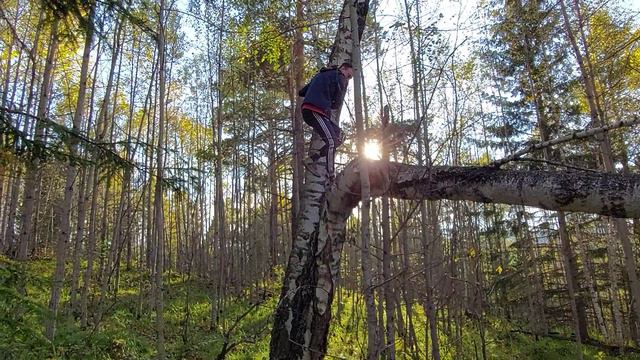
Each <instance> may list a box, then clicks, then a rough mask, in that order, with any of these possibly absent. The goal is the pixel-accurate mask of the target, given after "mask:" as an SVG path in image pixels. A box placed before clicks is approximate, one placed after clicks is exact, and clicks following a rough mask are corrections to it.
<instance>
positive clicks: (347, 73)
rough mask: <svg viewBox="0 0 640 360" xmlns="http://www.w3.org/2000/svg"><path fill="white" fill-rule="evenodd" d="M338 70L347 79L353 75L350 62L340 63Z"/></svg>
mask: <svg viewBox="0 0 640 360" xmlns="http://www.w3.org/2000/svg"><path fill="white" fill-rule="evenodd" d="M338 70H340V72H341V73H342V75H344V77H346V78H347V80H349V79H351V78H352V77H353V66H351V63H348V62H343V63H342V65H340V67H339V68H338Z"/></svg>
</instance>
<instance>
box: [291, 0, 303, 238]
mask: <svg viewBox="0 0 640 360" xmlns="http://www.w3.org/2000/svg"><path fill="white" fill-rule="evenodd" d="M295 3H296V22H295V25H296V27H295V32H294V40H293V77H294V87H293V89H292V90H291V91H292V93H293V94H292V95H293V96H292V98H295V99H296V102H295V109H294V112H293V117H292V121H293V159H292V165H293V166H292V167H293V189H292V197H291V219H292V222H291V234H292V241H295V234H297V230H298V216H299V214H300V207H301V204H300V203H301V200H302V191H303V186H304V182H303V180H304V164H303V159H304V129H303V126H302V112H301V109H300V106H301V105H302V104H301V102H302V98H300V97H299V96H298V90H299V89H301V88H302V86H303V85H304V32H303V26H302V24H303V22H304V2H303V1H302V0H297V1H296V2H295Z"/></svg>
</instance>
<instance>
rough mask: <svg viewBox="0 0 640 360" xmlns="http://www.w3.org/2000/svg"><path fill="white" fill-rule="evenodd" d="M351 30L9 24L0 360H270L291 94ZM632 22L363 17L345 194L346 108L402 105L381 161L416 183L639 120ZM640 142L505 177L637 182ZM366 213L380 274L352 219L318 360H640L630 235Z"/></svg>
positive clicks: (296, 139) (332, 20)
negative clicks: (440, 169) (429, 172)
mask: <svg viewBox="0 0 640 360" xmlns="http://www.w3.org/2000/svg"><path fill="white" fill-rule="evenodd" d="M342 8H343V4H342V3H339V2H338V3H327V2H323V1H316V0H308V1H306V2H301V1H297V2H296V1H280V0H273V1H260V0H246V1H239V0H223V1H215V2H214V1H196V0H193V1H182V2H173V1H168V0H158V1H147V0H135V1H109V0H104V1H74V0H55V1H27V0H5V1H3V2H2V3H0V24H1V25H0V96H1V97H2V98H1V103H0V120H1V126H0V130H1V133H0V135H1V136H0V150H1V151H2V152H1V157H0V251H1V252H2V253H3V254H4V255H3V257H2V258H1V262H0V309H1V311H0V353H2V354H5V355H3V356H5V357H6V358H16V359H22V358H77V359H85V358H127V359H128V358H152V357H154V358H213V357H216V358H220V359H222V358H225V357H229V358H266V357H268V352H269V349H268V347H269V330H270V328H271V323H272V322H273V317H272V315H273V311H274V309H275V308H276V306H277V302H278V295H279V290H280V284H281V280H282V275H283V272H284V270H285V268H286V264H287V260H288V258H289V255H290V252H291V248H292V241H293V239H294V237H295V233H296V225H297V224H296V221H295V219H296V218H297V217H298V214H299V212H300V211H301V206H302V204H301V195H300V194H301V192H302V181H303V180H302V179H303V174H304V171H305V170H304V165H302V163H301V162H302V160H303V154H304V153H305V152H304V149H303V148H301V147H300V144H301V138H300V136H301V135H302V134H303V133H304V134H305V136H306V139H308V138H309V137H310V132H309V128H306V127H302V125H301V123H300V120H299V116H297V115H296V103H297V102H298V101H299V99H297V96H296V92H297V89H298V88H299V87H300V85H301V84H302V83H304V81H306V80H307V79H309V78H310V77H311V76H312V75H313V73H314V72H315V71H317V69H319V68H320V67H321V66H324V65H327V63H328V61H329V58H330V55H331V52H332V49H333V48H334V39H335V38H336V33H337V32H338V30H339V29H338V24H339V21H340V19H339V15H340V13H341V9H342ZM639 13H640V6H639V5H638V4H637V3H633V2H631V3H630V2H622V1H607V2H601V1H596V2H591V1H581V0H572V1H571V2H566V3H565V0H558V1H542V0H541V1H522V0H510V1H507V2H496V1H480V2H469V3H467V2H443V3H439V2H426V1H419V0H418V1H409V0H405V1H402V2H376V1H373V2H371V3H370V4H369V13H368V16H367V24H366V28H365V31H364V33H363V34H362V39H361V44H362V68H363V71H362V74H363V75H364V76H363V83H362V87H361V88H362V91H361V93H356V94H354V93H353V92H350V93H349V95H348V97H347V98H348V99H347V101H346V102H345V105H344V107H343V111H342V118H341V125H342V126H343V127H344V129H345V130H346V133H347V142H346V143H345V144H344V145H342V146H341V147H340V148H339V157H338V161H339V164H338V166H337V168H338V171H340V170H341V169H343V165H345V164H346V163H348V162H349V161H350V160H352V159H354V158H356V156H357V154H358V150H357V146H356V145H357V142H358V141H357V136H356V135H357V130H356V126H355V125H356V117H357V116H358V110H356V106H354V105H355V104H354V101H356V100H354V99H356V98H361V99H362V105H363V107H362V109H361V114H362V115H363V121H364V127H365V128H367V129H375V128H379V127H381V119H382V118H383V117H384V115H383V114H385V111H384V110H383V109H384V107H385V106H388V107H387V109H388V110H387V113H388V119H389V122H390V123H392V124H394V126H396V127H397V128H406V129H410V130H409V131H408V132H407V133H405V134H404V135H403V137H402V138H401V139H400V140H399V141H398V143H397V144H395V145H396V146H395V147H393V148H386V149H385V146H382V147H383V149H382V151H383V153H387V154H389V156H390V158H391V159H392V160H394V161H397V162H401V163H406V164H415V165H429V166H430V165H447V166H463V165H464V166H467V165H488V164H491V163H492V162H493V161H495V160H498V159H500V158H502V157H504V156H506V155H508V154H511V153H514V152H516V151H517V150H520V149H523V148H525V147H526V146H528V145H531V144H533V143H536V142H540V141H546V140H549V139H553V138H557V137H560V136H563V135H566V134H570V133H572V132H574V131H580V130H585V129H592V128H598V127H602V126H605V125H608V124H611V123H614V122H617V121H620V120H629V119H632V118H634V116H635V117H636V119H637V115H638V113H639V106H640V105H639V104H640V102H639V100H640V91H639V90H640V28H639V23H638V19H639V17H638V14H639ZM357 79H358V78H357V77H356V80H354V81H358V80H357ZM352 85H353V81H352ZM351 88H353V86H350V89H351ZM350 91H351V90H350ZM638 132H639V131H638V129H637V128H636V127H633V126H632V127H624V128H622V129H618V130H615V131H611V132H606V133H604V134H600V135H598V136H594V137H592V138H588V139H582V140H579V141H572V142H564V143H562V144H560V145H557V146H553V147H545V148H544V149H542V150H540V151H534V152H530V153H528V154H526V156H524V157H520V158H518V159H517V161H511V162H509V163H507V164H505V165H504V167H506V168H510V169H529V170H531V169H547V170H562V171H572V172H575V173H577V174H579V173H592V172H615V173H620V174H629V176H636V175H631V174H635V173H637V172H638V170H637V169H638V167H639V166H640V153H639V151H640V149H639V148H638V141H637V139H638ZM369 134H370V137H371V138H375V137H376V136H377V135H376V134H377V133H376V132H375V131H373V130H371V131H370V132H369ZM381 144H383V145H384V143H381ZM370 147H371V148H373V149H374V150H371V153H370V154H369V155H370V156H373V157H376V156H379V155H377V154H374V153H375V152H376V151H380V149H377V150H376V149H375V147H376V146H375V145H370ZM360 211H362V209H360ZM366 213H367V214H368V216H370V223H369V225H368V227H367V228H368V229H369V231H370V234H371V236H370V239H369V240H368V241H370V246H371V247H370V251H367V254H368V255H367V256H369V255H370V258H369V259H366V261H363V256H365V255H364V254H365V252H364V251H362V250H363V245H362V244H363V242H362V239H361V237H362V234H363V231H361V225H362V224H361V220H362V219H363V218H364V217H363V213H361V212H358V211H354V216H351V217H350V219H349V220H348V223H347V236H346V243H345V249H344V253H343V256H342V262H341V269H340V277H339V279H337V288H336V290H335V300H334V302H335V304H334V306H333V310H332V311H333V320H332V326H331V329H330V334H329V348H328V349H327V351H326V356H327V357H339V358H364V357H369V358H378V357H383V358H388V359H393V358H395V357H399V358H401V357H406V358H427V357H428V358H451V359H460V358H476V359H479V358H482V359H488V358H514V357H525V358H565V357H587V358H606V357H609V356H617V355H619V354H622V355H619V356H624V357H628V358H635V357H637V355H636V354H637V352H638V351H640V350H639V346H640V327H639V326H640V283H639V282H638V279H637V273H636V272H637V264H638V261H639V260H640V222H639V221H638V220H637V219H631V220H615V219H611V218H607V217H603V216H599V215H589V214H583V213H566V214H565V213H564V212H554V211H546V210H540V209H535V208H531V207H525V206H517V205H515V206H507V205H499V204H479V203H473V202H467V201H448V200H439V201H424V200H423V201H406V200H405V201H402V200H395V199H386V200H385V199H375V200H373V201H372V203H371V207H370V209H368V210H367V211H366ZM363 264H364V267H363ZM365 273H368V274H369V275H368V276H369V278H368V279H365V278H364V276H363V275H364V274H365ZM367 294H370V296H371V297H372V300H373V303H368V302H367V301H365V300H368V298H367V299H365V298H366V297H367V296H368V295H367ZM371 304H373V309H374V310H375V311H374V312H373V315H374V316H373V317H371V316H368V315H371ZM368 307H369V309H367V308H368ZM322 355H325V354H324V353H323V354H322ZM322 355H321V356H322Z"/></svg>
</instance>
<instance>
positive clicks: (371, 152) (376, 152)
mask: <svg viewBox="0 0 640 360" xmlns="http://www.w3.org/2000/svg"><path fill="white" fill-rule="evenodd" d="M380 150H381V149H380V143H379V142H378V140H367V142H366V143H365V144H364V156H365V157H366V158H367V159H371V160H380V158H381V157H382V154H381V151H380Z"/></svg>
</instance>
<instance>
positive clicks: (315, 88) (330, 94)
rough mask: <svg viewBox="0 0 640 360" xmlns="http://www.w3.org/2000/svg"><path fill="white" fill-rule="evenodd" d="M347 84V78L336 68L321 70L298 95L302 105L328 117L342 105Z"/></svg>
mask: <svg viewBox="0 0 640 360" xmlns="http://www.w3.org/2000/svg"><path fill="white" fill-rule="evenodd" d="M348 83H349V81H348V80H347V78H346V77H345V76H344V75H343V74H342V72H341V71H340V70H338V69H337V68H335V67H332V68H322V69H320V72H318V73H317V74H316V75H315V76H314V77H313V79H311V81H309V83H308V84H307V85H305V87H303V88H302V89H300V91H298V95H300V96H304V101H303V104H311V105H314V106H316V107H318V108H320V109H322V110H323V111H324V113H325V115H329V116H330V115H331V109H338V108H340V105H342V101H343V100H344V95H345V93H346V92H347V85H348Z"/></svg>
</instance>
